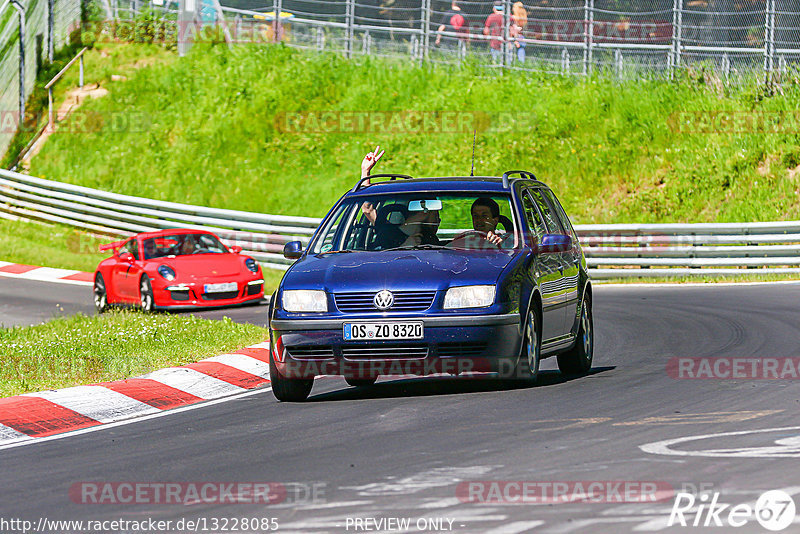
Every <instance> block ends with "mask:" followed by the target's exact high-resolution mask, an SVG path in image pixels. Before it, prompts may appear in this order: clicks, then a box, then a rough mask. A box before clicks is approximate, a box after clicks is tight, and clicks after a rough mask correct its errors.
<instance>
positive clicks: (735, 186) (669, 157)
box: [31, 45, 800, 223]
mask: <svg viewBox="0 0 800 534" xmlns="http://www.w3.org/2000/svg"><path fill="white" fill-rule="evenodd" d="M121 46H122V45H121ZM125 46H135V45H125ZM717 82H718V81H717V80H714V79H713V78H712V77H709V76H707V75H705V74H703V73H702V72H699V73H689V74H688V75H687V76H686V77H685V79H683V80H681V81H678V82H664V81H658V80H648V81H637V82H619V81H617V80H615V79H611V78H605V77H599V76H598V77H594V78H590V79H588V80H584V79H575V78H562V77H554V76H546V75H542V74H522V73H505V74H504V75H495V74H493V73H487V72H486V71H485V70H481V69H479V68H477V67H472V66H469V65H467V66H463V67H447V66H436V67H432V66H423V67H420V66H417V65H413V64H411V63H410V62H407V61H399V60H384V59H375V58H358V59H355V60H351V61H348V60H346V59H344V58H342V57H339V56H335V55H329V54H323V55H320V54H316V53H307V52H300V51H295V50H290V49H286V48H285V47H283V46H253V47H246V46H239V47H236V48H234V49H233V50H232V51H229V50H227V49H226V48H225V47H224V46H210V47H201V46H197V47H195V48H194V49H193V51H192V53H191V54H190V55H189V56H187V57H185V58H182V59H180V60H178V61H171V62H161V63H155V64H153V65H151V66H148V67H145V68H141V69H138V70H136V72H134V73H132V74H131V75H130V77H129V79H128V80H127V81H125V82H121V83H115V84H114V86H113V89H112V91H111V94H110V95H108V96H107V97H104V98H102V99H98V100H95V101H90V102H87V103H86V104H85V105H84V106H85V109H86V110H88V111H91V112H96V113H98V114H99V116H100V117H104V118H109V117H115V121H111V120H106V121H97V124H96V127H95V128H90V129H89V130H91V131H87V130H86V129H84V130H82V131H80V132H79V133H56V134H54V135H53V136H52V137H51V138H50V140H49V141H48V142H47V144H46V145H45V146H44V148H43V150H42V151H41V152H40V154H39V155H38V156H36V158H34V159H33V161H32V167H31V173H32V174H34V175H38V176H46V177H47V178H51V179H59V180H64V181H69V182H73V183H78V184H82V185H87V186H90V187H97V188H101V189H107V190H113V191H117V192H121V193H127V194H134V195H140V196H146V197H152V198H158V199H164V200H174V201H180V202H189V203H193V204H203V205H210V206H217V207H225V208H232V209H241V210H249V211H258V212H265V213H281V214H291V215H308V216H322V215H324V214H325V212H326V211H327V209H328V208H329V207H330V205H331V204H332V203H333V202H334V201H335V199H336V198H338V196H339V195H340V194H341V193H342V192H343V191H344V190H346V189H347V188H348V187H352V185H353V183H354V182H355V180H356V178H357V176H358V167H359V163H360V161H361V158H362V157H363V154H364V153H365V152H366V151H367V150H369V149H370V148H372V147H374V145H375V144H380V145H381V146H384V147H386V149H387V152H386V156H385V157H384V159H383V161H382V162H381V164H380V167H379V169H378V172H380V171H384V172H387V171H392V172H400V173H406V174H412V175H417V176H426V175H453V174H464V173H468V172H469V168H470V155H471V151H472V133H471V130H470V128H469V125H470V124H471V121H474V120H477V121H478V125H479V127H480V131H479V132H478V142H477V150H476V162H475V167H476V174H491V175H497V174H499V173H502V171H504V170H508V169H519V168H523V169H529V170H532V171H534V172H535V173H536V174H537V175H538V176H539V177H540V178H541V179H542V180H544V181H546V182H548V183H549V184H550V185H551V186H552V187H553V188H554V189H555V190H556V192H557V193H558V194H559V196H560V197H561V198H562V200H563V201H564V203H565V204H566V207H567V210H568V211H569V212H570V213H571V215H572V216H573V219H574V220H575V221H576V222H579V223H591V222H668V221H691V222H694V221H743V220H778V219H798V218H800V202H798V200H800V177H798V174H799V173H798V172H797V170H798V165H800V143H798V137H799V136H798V134H799V133H800V128H797V127H793V125H792V124H788V123H784V124H782V126H781V127H782V129H783V130H787V131H786V132H784V133H774V134H773V133H770V134H766V133H763V131H761V132H759V131H757V128H756V127H752V126H748V125H747V124H745V123H744V121H745V119H747V118H748V117H752V116H755V117H756V119H760V118H765V117H767V118H770V117H772V118H774V115H764V114H774V113H776V112H789V111H791V112H794V110H795V109H796V108H797V103H798V97H799V96H800V87H798V85H797V84H796V83H793V82H791V81H790V82H789V83H786V84H784V86H783V87H782V89H781V90H782V92H783V94H777V95H775V96H765V94H764V91H763V89H761V88H758V87H756V86H752V87H737V88H728V89H726V88H723V87H722V85H721V84H719V83H717ZM446 111H449V112H452V113H451V114H450V115H447V114H444V115H443V114H441V113H440V114H438V115H436V114H435V113H434V112H446ZM717 111H729V112H736V115H735V117H736V120H737V121H738V122H736V123H734V125H733V127H727V126H725V123H724V122H720V121H717V122H716V123H713V124H711V125H710V126H709V125H707V124H706V125H705V127H707V128H713V127H718V126H719V125H723V130H728V131H725V132H723V133H688V131H680V130H681V129H684V130H691V129H697V128H698V127H701V128H702V127H704V126H703V125H704V123H703V120H704V118H705V117H706V114H707V112H717ZM323 112H337V113H338V112H361V113H366V112H391V113H383V114H379V115H376V114H375V113H373V115H370V117H375V116H377V117H379V118H380V119H381V120H382V121H383V124H380V125H379V124H377V123H376V122H373V123H372V126H373V130H372V131H365V130H369V124H370V123H369V120H372V121H374V120H375V119H369V120H368V122H367V126H362V125H359V124H358V117H359V115H353V114H350V115H341V114H340V115H336V116H334V115H323ZM409 112H425V113H417V114H410V113H409ZM309 113H310V114H309ZM695 113H697V115H695ZM681 114H682V115H681ZM752 114H755V115H752ZM354 117H355V118H354ZM448 117H449V118H448ZM453 117H455V118H453ZM687 117H688V118H689V119H691V121H692V125H688V126H687V124H686V122H685V120H686V119H687ZM121 118H122V119H123V120H120V119H121ZM312 119H318V120H317V122H316V123H315V121H313V120H312ZM681 120H683V122H681ZM426 121H428V123H426ZM437 121H438V122H437ZM448 121H450V122H448ZM459 121H460V122H459ZM453 123H455V126H453ZM120 124H122V125H123V126H120ZM426 124H427V126H426ZM421 128H422V129H424V128H427V129H428V131H426V132H423V133H420V131H419V130H420V129H421ZM442 128H444V129H445V130H446V131H441V129H442ZM409 129H410V130H413V131H408V130H409ZM287 130H289V131H287ZM327 130H335V131H327ZM731 130H743V131H740V132H731ZM746 130H756V131H754V132H748V131H746Z"/></svg>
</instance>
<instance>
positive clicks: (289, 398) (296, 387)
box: [269, 349, 314, 402]
mask: <svg viewBox="0 0 800 534" xmlns="http://www.w3.org/2000/svg"><path fill="white" fill-rule="evenodd" d="M272 358H273V354H272V349H270V355H269V380H270V382H271V383H272V394H273V395H275V398H276V399H278V400H279V401H281V402H302V401H304V400H306V399H307V398H308V394H309V393H311V388H312V387H313V386H314V379H313V378H287V377H285V376H283V375H282V374H281V373H280V371H278V367H277V366H276V365H275V362H274V361H273V359H272Z"/></svg>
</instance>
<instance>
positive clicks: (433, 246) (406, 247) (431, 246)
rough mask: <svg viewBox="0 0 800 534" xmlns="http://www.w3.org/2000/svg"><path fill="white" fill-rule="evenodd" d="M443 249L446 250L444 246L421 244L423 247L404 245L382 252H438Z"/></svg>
mask: <svg viewBox="0 0 800 534" xmlns="http://www.w3.org/2000/svg"><path fill="white" fill-rule="evenodd" d="M443 248H447V247H445V246H444V245H427V244H423V245H406V246H404V247H392V248H386V249H383V251H382V252H387V251H389V250H439V249H443Z"/></svg>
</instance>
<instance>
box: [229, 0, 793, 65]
mask: <svg viewBox="0 0 800 534" xmlns="http://www.w3.org/2000/svg"><path fill="white" fill-rule="evenodd" d="M222 4H223V5H222V10H223V11H224V13H225V19H226V24H227V25H228V26H229V27H231V28H234V29H235V32H234V35H235V36H234V40H237V37H238V40H240V41H249V40H266V41H283V42H285V43H286V44H288V45H289V46H295V47H300V48H309V49H316V50H332V51H337V52H341V53H344V54H347V55H358V54H371V55H393V56H401V55H406V56H409V57H410V58H411V59H414V60H419V61H431V62H448V63H452V62H459V61H464V60H470V61H475V62H477V63H479V64H480V63H483V64H486V65H489V66H494V67H498V68H505V69H514V70H544V71H547V72H557V73H563V74H581V75H585V74H587V73H591V72H596V71H600V72H605V73H609V74H612V75H616V76H619V77H624V78H637V77H641V76H663V77H670V78H671V77H673V76H674V75H675V73H676V71H679V70H681V69H687V68H693V67H695V68H697V67H702V68H706V69H712V70H714V71H715V72H716V73H717V74H718V75H719V76H720V77H721V78H723V77H724V79H726V80H732V79H733V80H736V79H742V78H752V77H754V76H755V77H757V78H759V79H766V75H768V74H770V73H779V72H786V71H788V70H789V69H790V68H792V66H793V65H795V64H797V62H798V61H800V2H798V1H794V0H644V1H642V0H529V1H527V2H514V1H512V0H501V1H500V2H493V1H476V0H463V1H457V2H454V3H451V2H447V1H442V0H346V1H329V0H271V1H269V0H268V1H267V2H266V3H265V2H263V1H259V0H222ZM454 5H455V7H454ZM276 21H279V22H276Z"/></svg>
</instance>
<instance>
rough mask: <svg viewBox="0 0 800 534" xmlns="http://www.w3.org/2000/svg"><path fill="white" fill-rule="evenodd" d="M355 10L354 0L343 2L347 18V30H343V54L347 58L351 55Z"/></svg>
mask: <svg viewBox="0 0 800 534" xmlns="http://www.w3.org/2000/svg"><path fill="white" fill-rule="evenodd" d="M355 11H356V10H355V1H354V0H347V2H346V3H345V17H346V20H347V30H346V31H345V37H346V40H347V42H346V43H345V56H346V57H347V58H351V57H353V25H354V23H355V22H354V19H355V16H356V14H355Z"/></svg>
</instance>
